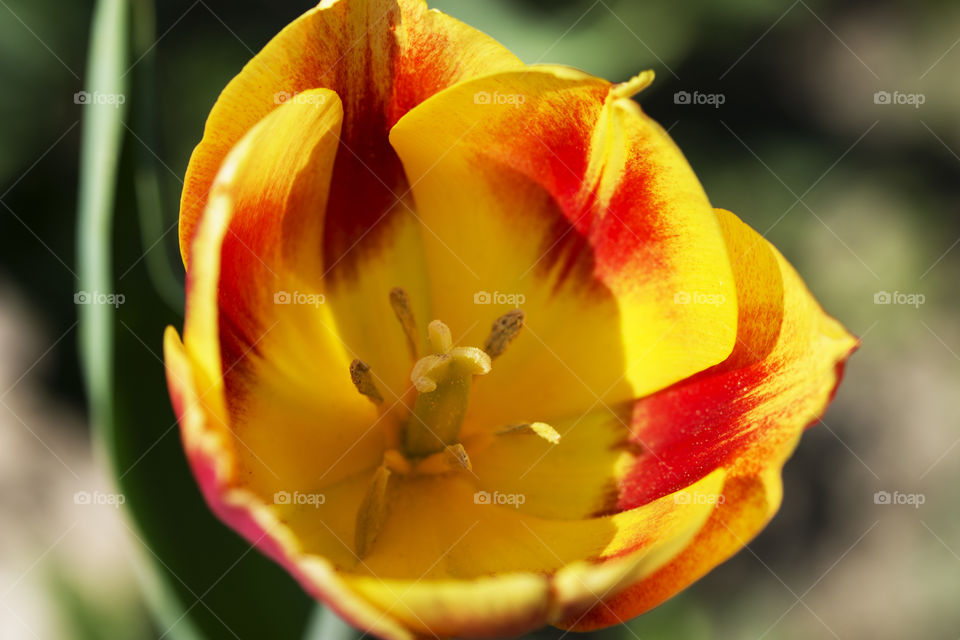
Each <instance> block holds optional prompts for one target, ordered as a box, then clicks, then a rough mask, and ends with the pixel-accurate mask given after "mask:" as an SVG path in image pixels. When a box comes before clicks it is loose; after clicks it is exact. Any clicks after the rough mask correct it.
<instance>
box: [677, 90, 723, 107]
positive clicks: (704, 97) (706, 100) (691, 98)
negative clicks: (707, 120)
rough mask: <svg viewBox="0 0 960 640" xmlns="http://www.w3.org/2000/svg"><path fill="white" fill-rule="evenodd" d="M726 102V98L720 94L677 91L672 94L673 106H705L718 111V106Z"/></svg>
mask: <svg viewBox="0 0 960 640" xmlns="http://www.w3.org/2000/svg"><path fill="white" fill-rule="evenodd" d="M726 101H727V96H725V95H724V94H722V93H701V92H699V91H694V92H693V93H691V92H689V91H677V92H676V93H674V94H673V103H674V104H698V105H699V104H705V105H709V106H711V107H713V108H714V109H719V108H720V105H722V104H723V103H724V102H726Z"/></svg>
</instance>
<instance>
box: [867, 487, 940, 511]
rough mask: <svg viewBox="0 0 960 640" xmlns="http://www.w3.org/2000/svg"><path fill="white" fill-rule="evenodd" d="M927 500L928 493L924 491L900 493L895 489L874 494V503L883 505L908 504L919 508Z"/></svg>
mask: <svg viewBox="0 0 960 640" xmlns="http://www.w3.org/2000/svg"><path fill="white" fill-rule="evenodd" d="M926 501H927V496H926V494H923V493H900V492H899V491H894V492H893V493H890V492H889V491H877V492H876V493H874V494H873V504H881V505H908V506H911V507H913V508H914V509H919V508H920V505H922V504H925V503H926Z"/></svg>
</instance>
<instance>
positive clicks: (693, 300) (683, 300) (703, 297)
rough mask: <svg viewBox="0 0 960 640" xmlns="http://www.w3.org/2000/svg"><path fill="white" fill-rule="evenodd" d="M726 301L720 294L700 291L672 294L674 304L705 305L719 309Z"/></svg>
mask: <svg viewBox="0 0 960 640" xmlns="http://www.w3.org/2000/svg"><path fill="white" fill-rule="evenodd" d="M726 301H727V297H726V296H725V295H723V294H722V293H703V292H702V291H678V292H676V293H675V294H673V303H674V304H705V305H710V306H713V307H719V306H720V305H722V304H723V303H724V302H726Z"/></svg>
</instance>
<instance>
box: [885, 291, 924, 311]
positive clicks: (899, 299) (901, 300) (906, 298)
mask: <svg viewBox="0 0 960 640" xmlns="http://www.w3.org/2000/svg"><path fill="white" fill-rule="evenodd" d="M926 301H927V296H925V295H923V294H922V293H904V292H902V291H894V292H893V293H890V292H889V291H877V292H876V293H875V294H873V304H905V305H909V306H911V307H913V308H915V309H919V308H920V305H922V304H923V303H924V302H926Z"/></svg>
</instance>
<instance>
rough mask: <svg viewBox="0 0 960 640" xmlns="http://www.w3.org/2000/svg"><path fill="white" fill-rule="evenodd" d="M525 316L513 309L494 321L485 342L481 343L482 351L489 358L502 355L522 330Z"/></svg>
mask: <svg viewBox="0 0 960 640" xmlns="http://www.w3.org/2000/svg"><path fill="white" fill-rule="evenodd" d="M524 318H525V315H524V313H523V311H521V310H520V309H513V310H511V311H508V312H506V313H505V314H503V315H502V316H500V317H499V318H497V319H496V321H495V322H494V323H493V326H492V327H490V335H489V336H487V341H486V342H484V343H483V350H484V351H486V352H487V355H488V356H490V357H491V358H496V357H498V356H500V355H502V354H503V352H504V351H506V350H507V347H509V346H510V343H511V342H513V340H514V338H516V337H517V334H518V333H520V329H522V328H523V320H524Z"/></svg>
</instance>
